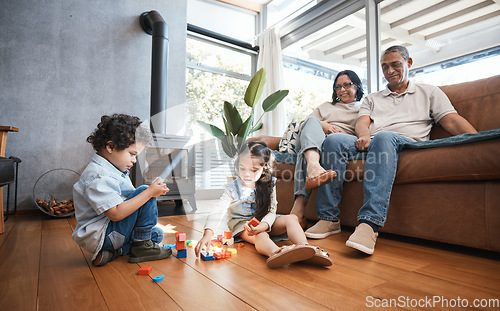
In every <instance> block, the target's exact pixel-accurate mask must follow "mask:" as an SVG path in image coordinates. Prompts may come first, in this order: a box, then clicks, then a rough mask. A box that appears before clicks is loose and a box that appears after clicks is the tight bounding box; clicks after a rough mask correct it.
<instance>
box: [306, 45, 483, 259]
mask: <svg viewBox="0 0 500 311" xmlns="http://www.w3.org/2000/svg"><path fill="white" fill-rule="evenodd" d="M412 63H413V60H412V59H411V57H410V56H409V54H408V50H407V49H406V48H405V47H403V46H392V47H390V48H388V49H387V50H385V52H384V53H383V55H382V58H381V66H382V71H383V73H384V77H385V78H386V80H387V82H388V84H387V87H386V89H385V90H383V91H379V92H375V93H372V94H369V95H368V96H366V98H365V99H364V100H363V103H362V104H361V108H360V111H359V114H358V121H357V124H356V135H357V137H356V136H353V135H347V134H338V133H336V134H331V135H328V137H327V138H326V140H325V142H324V143H323V153H322V155H321V165H322V166H323V167H324V168H325V169H326V170H328V169H332V170H336V171H337V178H336V179H335V180H334V181H332V182H331V183H329V184H326V185H324V186H322V187H320V188H319V189H318V196H317V200H316V209H317V212H318V218H319V219H320V220H319V221H318V222H317V223H316V224H315V225H314V226H313V227H311V228H309V229H308V230H307V231H306V236H307V237H309V238H316V239H321V238H325V237H327V236H329V235H330V234H334V233H338V232H340V222H339V219H338V215H339V213H340V210H339V208H338V204H339V202H340V199H341V198H342V189H343V182H344V177H345V171H346V164H347V159H348V158H349V157H352V156H355V155H356V154H358V153H360V152H367V154H366V161H365V172H364V180H363V187H364V203H363V206H362V207H361V208H360V210H359V212H358V222H359V225H358V226H357V227H356V230H355V231H354V233H353V234H352V235H351V236H350V237H349V239H348V240H347V242H346V245H347V246H349V247H352V248H355V249H357V250H359V251H362V252H364V253H367V254H373V251H374V248H375V242H376V239H377V236H378V228H380V227H383V226H384V223H385V221H386V219H387V211H388V209H389V199H390V196H391V191H392V186H393V183H394V178H395V176H396V170H397V165H398V157H399V152H400V151H401V149H402V146H403V144H405V143H408V142H412V141H421V140H428V139H429V133H430V131H431V128H432V125H433V124H434V123H439V124H440V125H441V126H442V127H443V128H444V129H445V130H447V131H448V132H450V133H451V134H452V135H458V134H462V133H476V132H477V131H476V130H475V128H474V127H473V126H472V125H471V124H470V123H469V122H468V121H467V120H465V119H464V118H463V117H461V116H460V115H459V114H458V113H457V112H456V110H455V108H453V106H452V104H451V102H450V100H449V99H448V97H446V95H445V94H444V93H443V92H442V91H441V90H440V89H439V88H438V87H436V86H432V85H427V84H420V83H414V82H412V81H410V80H409V78H408V72H409V68H410V67H411V65H412Z"/></svg>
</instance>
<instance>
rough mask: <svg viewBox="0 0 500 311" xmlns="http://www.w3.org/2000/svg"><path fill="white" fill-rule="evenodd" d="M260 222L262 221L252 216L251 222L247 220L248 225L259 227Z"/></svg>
mask: <svg viewBox="0 0 500 311" xmlns="http://www.w3.org/2000/svg"><path fill="white" fill-rule="evenodd" d="M259 224H260V221H258V220H257V218H255V217H254V218H252V219H251V220H250V221H249V222H247V225H249V226H253V227H257V226H258V225H259Z"/></svg>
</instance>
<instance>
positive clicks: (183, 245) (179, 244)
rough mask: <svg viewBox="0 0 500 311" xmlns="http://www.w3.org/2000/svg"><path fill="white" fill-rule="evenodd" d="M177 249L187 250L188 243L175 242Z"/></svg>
mask: <svg viewBox="0 0 500 311" xmlns="http://www.w3.org/2000/svg"><path fill="white" fill-rule="evenodd" d="M175 249H176V250H182V249H186V242H180V241H177V242H175Z"/></svg>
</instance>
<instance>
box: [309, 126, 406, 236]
mask: <svg viewBox="0 0 500 311" xmlns="http://www.w3.org/2000/svg"><path fill="white" fill-rule="evenodd" d="M357 139H358V138H357V137H356V136H353V135H348V134H340V133H335V134H330V135H328V136H327V137H326V139H325V141H324V143H323V153H322V154H321V165H322V166H323V168H324V169H325V170H328V169H331V170H335V171H337V178H335V180H333V181H332V182H330V183H328V184H326V185H324V186H322V187H320V188H319V189H318V196H317V198H316V210H317V212H318V218H320V219H323V220H329V221H337V220H338V215H339V213H340V210H339V207H338V206H339V203H340V199H341V198H342V191H343V185H344V180H345V176H346V175H345V174H346V167H347V160H348V159H349V158H351V157H355V156H357V154H358V153H360V152H361V151H359V150H358V149H357V148H356V146H355V142H356V140H357ZM408 142H411V141H410V140H409V139H407V138H405V137H403V136H401V135H398V134H394V133H392V132H379V133H377V134H376V135H375V136H374V137H373V138H372V140H371V142H370V145H369V146H368V151H367V154H366V159H365V170H364V177H363V188H364V201H363V206H362V207H361V209H360V210H359V212H358V221H360V220H365V221H369V222H371V223H373V224H375V225H377V226H379V227H383V226H384V224H385V221H386V219H387V211H388V209H389V199H390V197H391V191H392V185H393V184H394V178H395V176H396V170H397V167H398V159H399V152H400V151H401V149H402V146H403V144H404V143H408Z"/></svg>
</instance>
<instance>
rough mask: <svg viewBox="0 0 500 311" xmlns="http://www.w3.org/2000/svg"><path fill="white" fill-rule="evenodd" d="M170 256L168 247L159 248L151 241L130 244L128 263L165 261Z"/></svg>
mask: <svg viewBox="0 0 500 311" xmlns="http://www.w3.org/2000/svg"><path fill="white" fill-rule="evenodd" d="M170 255H172V250H171V249H170V248H169V247H161V246H159V245H158V244H156V243H155V242H153V241H151V240H146V241H135V242H132V248H131V249H130V257H129V258H128V262H132V263H138V262H143V261H153V260H161V259H165V258H167V257H168V256H170Z"/></svg>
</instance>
